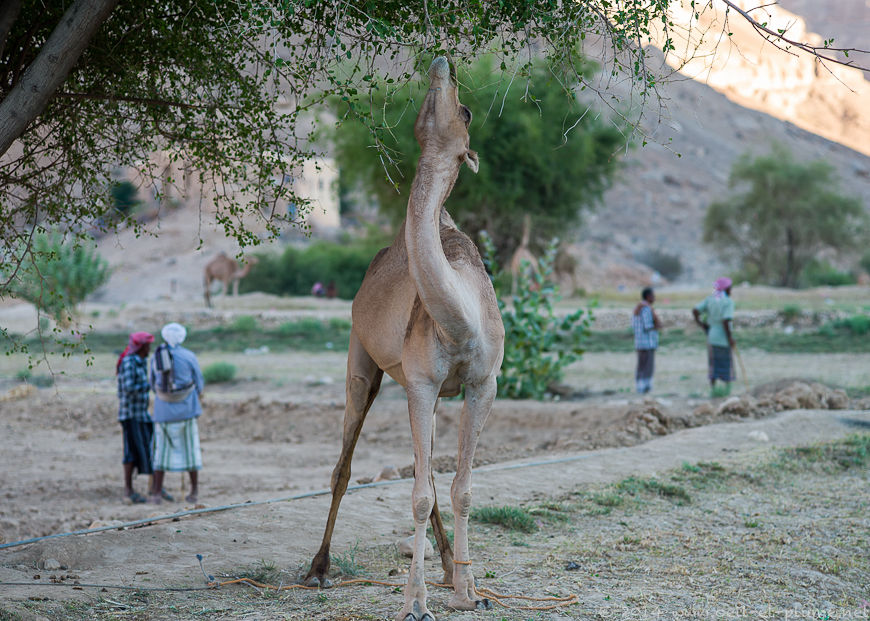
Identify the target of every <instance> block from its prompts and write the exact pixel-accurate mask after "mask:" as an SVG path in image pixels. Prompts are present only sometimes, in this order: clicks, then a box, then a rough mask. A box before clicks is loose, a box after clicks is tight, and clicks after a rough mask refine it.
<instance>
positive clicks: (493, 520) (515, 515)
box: [470, 506, 538, 533]
mask: <svg viewBox="0 0 870 621" xmlns="http://www.w3.org/2000/svg"><path fill="white" fill-rule="evenodd" d="M470 517H471V519H472V520H475V521H477V522H482V523H484V524H496V525H498V526H503V527H505V528H507V529H508V530H518V531H520V532H524V533H533V532H535V531H536V530H538V525H537V523H536V522H535V518H534V516H533V515H532V514H531V513H529V512H528V511H526V510H525V509H523V508H521V507H508V506H504V507H477V508H475V509H472V510H471V516H470Z"/></svg>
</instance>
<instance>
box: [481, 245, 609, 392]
mask: <svg viewBox="0 0 870 621" xmlns="http://www.w3.org/2000/svg"><path fill="white" fill-rule="evenodd" d="M481 245H482V246H483V249H484V255H485V257H484V260H485V262H486V264H487V266H488V268H489V271H490V273H491V274H492V279H493V283H494V286H495V287H496V296H497V297H498V304H499V310H500V311H501V316H502V321H503V322H504V328H505V345H504V361H503V362H502V365H501V374H500V375H499V377H498V394H499V396H502V397H509V398H511V399H528V398H532V399H543V398H544V397H546V396H547V393H548V392H549V388H550V386H551V385H553V384H554V383H557V382H559V381H560V380H561V379H562V372H563V369H564V368H565V367H566V366H568V365H569V364H571V363H572V362H575V361H577V360H579V359H580V357H581V356H582V355H583V351H584V350H583V342H584V341H585V340H586V339H587V338H588V337H589V325H590V324H591V323H592V321H593V317H592V314H591V311H590V310H588V309H587V310H584V309H578V310H577V311H575V312H573V313H571V314H570V315H567V316H566V317H562V318H560V317H557V316H556V314H555V311H554V309H553V304H554V303H555V302H556V301H557V300H558V299H559V289H558V287H557V286H556V285H555V284H553V283H552V282H550V281H549V278H550V276H551V275H552V273H553V261H554V259H555V256H556V248H557V245H558V244H557V241H556V240H554V241H552V242H550V244H549V246H548V247H547V250H546V252H545V253H544V256H543V257H542V258H541V259H539V261H538V271H539V273H538V274H535V275H533V276H532V277H531V278H530V277H528V276H526V275H525V274H520V278H519V282H518V284H517V294H516V295H515V296H513V307H512V308H508V307H507V305H506V304H505V303H504V301H503V300H502V297H503V295H504V294H505V291H504V290H503V289H502V287H503V286H504V284H503V283H505V282H506V281H505V279H504V278H503V275H502V273H501V272H500V270H499V268H498V265H497V263H496V260H495V247H494V245H493V243H492V240H491V239H490V238H489V236H488V235H485V234H484V235H481ZM507 282H509V281H507ZM508 286H509V284H508Z"/></svg>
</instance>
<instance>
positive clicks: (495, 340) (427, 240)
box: [305, 57, 504, 621]
mask: <svg viewBox="0 0 870 621" xmlns="http://www.w3.org/2000/svg"><path fill="white" fill-rule="evenodd" d="M429 79H430V88H429V91H428V93H427V94H426V97H425V99H424V100H423V102H422V105H421V107H420V112H419V114H418V115H417V120H416V122H415V124H414V135H415V137H416V139H417V142H418V143H419V144H420V147H421V149H422V153H421V155H420V159H419V161H418V164H417V173H416V176H415V177H414V181H413V183H412V185H411V194H410V198H409V200H408V210H407V214H406V218H405V222H404V223H403V224H402V226H401V228H400V230H399V232H398V235H397V236H396V238H395V240H394V241H393V243H392V245H391V246H389V247H388V248H384V249H382V250H381V251H380V252H378V254H377V255H376V256H375V258H374V259H373V260H372V262H371V264H370V265H369V268H368V271H367V272H366V275H365V278H364V279H363V283H362V285H361V286H360V289H359V292H358V293H357V295H356V297H355V298H354V301H353V306H352V310H351V314H352V328H351V335H350V349H349V351H348V358H347V385H346V392H347V404H346V407H345V415H344V430H343V439H342V449H341V455H340V456H339V458H338V463H337V464H336V466H335V470H334V471H333V473H332V504H331V505H330V508H329V514H328V517H327V520H326V529H325V532H324V535H323V541H322V543H321V545H320V549H319V550H318V551H317V554H316V555H315V556H314V558H313V560H312V562H311V569H310V570H309V571H308V574H307V575H306V577H305V583H306V584H308V585H309V586H321V587H323V586H330V585H331V583H330V582H329V581H328V580H327V572H328V569H329V546H330V540H331V538H332V532H333V527H334V525H335V519H336V515H337V513H338V507H339V503H340V502H341V498H342V496H343V495H344V493H345V491H346V490H347V485H348V480H349V478H350V465H351V459H352V456H353V450H354V447H355V446H356V442H357V439H358V438H359V435H360V430H361V428H362V425H363V421H364V420H365V417H366V414H367V412H368V411H369V408H370V407H371V405H372V402H373V401H374V399H375V396H376V395H377V394H378V389H379V387H380V384H381V379H382V377H383V374H384V373H387V374H388V375H389V376H390V377H392V378H393V379H395V380H396V381H397V382H398V383H399V384H401V385H402V386H404V388H405V391H406V393H407V395H408V411H409V414H410V419H411V435H412V438H413V444H414V488H413V492H412V503H411V507H412V510H413V516H414V527H415V530H414V555H413V559H412V561H411V569H410V573H409V575H408V583H407V586H406V587H405V605H404V607H403V608H402V610H401V612H400V613H399V614H398V616H397V617H396V619H397V620H398V621H435V617H434V616H433V615H432V613H431V612H429V610H428V608H427V607H426V583H425V579H424V575H423V551H424V546H425V543H426V522H427V520H430V519H431V522H432V527H433V530H434V532H435V539H436V541H437V543H438V548H439V550H440V553H441V566H442V568H443V569H444V581H445V582H448V583H451V584H452V585H453V590H454V592H453V595H452V597H451V599H450V602H449V605H450V606H451V607H452V608H454V609H458V610H475V609H485V608H489V607H490V603H489V601H488V600H486V599H482V598H480V597H478V596H477V593H476V591H475V588H474V576H473V574H472V571H471V559H470V558H469V555H468V515H469V512H470V510H471V465H472V460H473V458H474V451H475V448H476V447H477V441H478V438H479V436H480V432H481V430H482V429H483V424H484V422H485V421H486V418H487V416H488V415H489V412H490V410H491V408H492V403H493V400H494V399H495V394H496V375H497V374H498V372H499V369H500V367H501V362H502V357H503V355H504V326H503V324H502V320H501V315H500V314H499V310H498V303H497V300H496V296H495V291H494V290H493V287H492V283H491V282H490V279H489V277H488V276H487V274H486V270H485V269H484V266H483V261H482V260H481V258H480V254H479V253H478V251H477V248H476V247H475V245H474V243H473V242H472V241H471V240H470V239H469V238H468V236H466V235H465V234H463V233H461V232H460V231H459V230H458V229H457V228H456V225H455V224H454V222H453V219H452V218H451V217H450V215H449V214H448V213H447V211H446V210H445V209H444V201H445V200H446V199H447V197H448V196H449V194H450V192H451V190H452V189H453V184H454V183H455V182H456V178H457V176H458V175H459V168H460V166H461V165H462V163H463V162H465V163H466V164H468V166H469V167H470V168H471V169H472V170H473V171H474V172H475V173H476V172H477V168H478V159H477V154H476V153H475V152H474V151H471V150H470V149H469V138H468V125H469V124H470V123H471V111H470V110H469V109H468V108H467V107H466V106H463V105H462V104H460V102H459V97H458V94H457V86H456V81H455V79H454V78H453V77H452V76H451V74H450V66H449V64H448V62H447V59H446V58H444V57H438V58H436V59H435V60H434V61H433V63H432V66H431V68H430V69H429ZM463 386H464V387H465V402H464V405H463V407H462V414H461V418H460V423H459V454H458V458H457V464H456V476H455V477H454V479H453V484H452V486H451V490H450V496H451V500H452V505H453V515H454V520H455V521H454V544H455V556H454V552H453V551H451V549H450V543H449V541H448V539H447V537H446V536H445V533H444V527H443V525H442V523H441V517H440V513H439V511H438V504H437V499H436V498H435V484H434V478H433V474H432V462H431V460H432V446H433V442H434V437H435V411H436V407H437V404H438V400H439V398H440V397H443V396H455V395H458V394H459V392H460V390H461V389H462V387H463Z"/></svg>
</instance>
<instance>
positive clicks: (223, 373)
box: [202, 362, 237, 384]
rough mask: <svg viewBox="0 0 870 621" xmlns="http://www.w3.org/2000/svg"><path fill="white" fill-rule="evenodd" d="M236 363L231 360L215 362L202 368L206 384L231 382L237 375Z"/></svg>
mask: <svg viewBox="0 0 870 621" xmlns="http://www.w3.org/2000/svg"><path fill="white" fill-rule="evenodd" d="M236 370H237V369H236V365H234V364H231V363H229V362H215V363H213V364H210V365H208V366H207V367H205V368H204V369H203V370H202V377H203V379H205V383H206V384H221V383H223V382H231V381H233V379H234V378H235V377H236Z"/></svg>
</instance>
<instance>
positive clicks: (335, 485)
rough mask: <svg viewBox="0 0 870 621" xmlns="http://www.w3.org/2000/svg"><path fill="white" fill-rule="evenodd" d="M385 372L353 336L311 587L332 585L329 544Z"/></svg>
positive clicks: (308, 581)
mask: <svg viewBox="0 0 870 621" xmlns="http://www.w3.org/2000/svg"><path fill="white" fill-rule="evenodd" d="M383 376H384V372H383V371H382V370H381V369H379V368H378V366H377V365H376V364H375V361H374V360H372V358H371V356H369V354H368V352H366V350H365V349H364V348H363V346H362V344H361V343H360V341H359V339H358V338H357V336H356V334H355V333H354V332H353V331H351V333H350V347H349V349H348V354H347V387H346V391H347V402H346V404H345V409H344V431H343V434H342V447H341V455H340V456H339V458H338V463H337V464H336V465H335V470H333V471H332V504H331V505H330V506H329V515H328V516H327V518H326V530H325V532H324V533H323V542H322V543H321V544H320V549H319V550H318V551H317V554H315V555H314V559H313V560H312V561H311V569H309V570H308V575H306V576H305V583H306V584H307V585H309V586H330V584H329V581H328V579H327V572H328V571H329V543H330V541H331V540H332V530H333V528H334V527H335V518H336V515H337V514H338V505H339V504H340V503H341V498H342V496H344V493H345V491H347V483H348V480H349V479H350V462H351V459H352V458H353V450H354V448H355V447H356V442H357V440H358V439H359V433H360V429H362V425H363V421H364V420H365V417H366V414H367V413H368V411H369V408H370V407H371V406H372V402H373V401H374V400H375V397H376V396H377V394H378V390H379V389H380V386H381V378H382V377H383Z"/></svg>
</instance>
